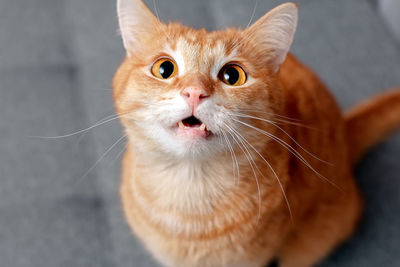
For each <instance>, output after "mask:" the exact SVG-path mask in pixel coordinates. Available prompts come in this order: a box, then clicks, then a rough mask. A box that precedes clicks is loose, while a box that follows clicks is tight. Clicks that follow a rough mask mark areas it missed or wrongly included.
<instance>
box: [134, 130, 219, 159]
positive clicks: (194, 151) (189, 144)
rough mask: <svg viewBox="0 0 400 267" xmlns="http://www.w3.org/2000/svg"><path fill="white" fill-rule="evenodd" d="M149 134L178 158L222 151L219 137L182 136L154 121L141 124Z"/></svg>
mask: <svg viewBox="0 0 400 267" xmlns="http://www.w3.org/2000/svg"><path fill="white" fill-rule="evenodd" d="M141 126H142V127H143V130H144V131H145V133H146V134H147V136H148V137H149V138H150V139H151V140H153V141H154V142H155V143H157V144H159V146H160V149H161V150H162V151H163V152H165V153H166V154H170V155H171V156H174V157H177V158H187V157H192V158H202V157H208V156H210V155H212V154H216V153H218V152H219V151H221V148H222V147H221V144H220V142H218V137H217V136H213V137H212V138H208V139H202V138H182V137H178V136H176V135H175V133H174V130H172V129H167V128H165V127H164V126H162V125H160V124H157V123H152V124H151V125H149V124H146V125H141Z"/></svg>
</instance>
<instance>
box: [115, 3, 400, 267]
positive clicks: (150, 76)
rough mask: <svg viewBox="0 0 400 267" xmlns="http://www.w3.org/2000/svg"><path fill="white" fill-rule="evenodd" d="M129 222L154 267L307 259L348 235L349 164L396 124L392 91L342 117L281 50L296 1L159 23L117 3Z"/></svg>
mask: <svg viewBox="0 0 400 267" xmlns="http://www.w3.org/2000/svg"><path fill="white" fill-rule="evenodd" d="M118 14H119V22H120V28H121V33H122V37H123V42H124V46H125V48H126V52H127V57H126V59H125V60H124V62H123V63H122V65H121V67H120V68H119V70H118V72H117V73H116V76H115V80H114V98H115V103H116V108H117V110H118V113H119V114H120V118H121V121H122V124H123V125H124V127H125V131H126V134H127V136H128V140H129V141H128V149H127V152H126V154H125V158H124V161H123V177H122V187H121V195H122V202H123V206H124V210H125V214H126V217H127V219H128V222H129V225H130V226H131V228H132V230H133V231H134V232H135V233H136V235H137V236H138V237H139V238H141V239H142V240H143V242H144V244H145V245H146V246H147V248H148V249H149V250H150V251H151V252H152V254H153V255H154V256H155V258H157V259H158V260H159V262H160V263H161V264H163V265H165V266H185V267H190V266H202V267H206V266H207V267H212V266H244V267H252V266H257V267H260V266H265V265H266V264H268V263H269V262H271V261H272V260H274V259H277V260H278V262H279V266H282V267H302V266H313V265H314V264H316V263H318V262H319V261H320V260H321V259H323V258H324V257H325V256H326V255H327V254H328V253H330V252H331V251H332V250H333V249H334V248H335V247H336V246H338V245H339V244H340V243H342V242H343V241H345V240H346V239H348V238H349V237H350V236H351V234H352V233H353V232H354V230H355V228H356V225H357V222H358V221H359V219H360V214H361V212H362V199H361V197H360V193H359V191H358V189H357V187H356V185H355V182H354V179H353V174H352V169H353V166H354V164H355V163H356V162H357V160H358V159H360V157H361V156H362V154H363V153H364V152H365V151H366V150H367V149H368V148H369V147H371V146H372V145H374V144H375V143H377V142H378V141H380V140H381V139H382V138H383V137H384V136H386V135H387V134H389V133H390V132H391V131H393V130H394V129H395V128H396V127H397V126H399V125H400V90H394V91H392V92H390V93H387V94H384V95H382V96H379V97H377V98H375V99H373V100H370V101H369V102H365V103H363V104H361V105H360V106H358V107H356V108H355V109H353V110H352V111H350V112H347V113H345V114H343V113H342V112H341V111H340V110H339V108H338V106H337V104H336V102H335V100H334V99H333V97H332V96H331V94H330V93H329V92H328V90H327V88H326V87H325V86H324V84H323V83H322V82H321V81H320V80H319V79H318V78H317V76H316V75H315V74H314V73H313V72H312V71H311V70H310V69H308V68H307V67H305V66H304V65H302V64H301V63H300V62H299V61H297V60H296V58H295V57H294V56H292V55H291V54H288V51H289V48H290V45H291V43H292V40H293V36H294V33H295V30H296V24H297V16H298V8H297V6H296V5H295V4H293V3H287V4H284V5H281V6H279V7H277V8H275V9H273V10H272V11H270V12H269V13H267V14H266V15H265V16H263V17H262V18H261V19H259V20H258V21H257V22H256V23H254V24H253V25H252V26H250V27H249V28H248V29H244V30H239V29H228V30H225V31H215V32H206V31H205V30H194V29H190V28H188V27H185V26H182V25H180V24H175V23H172V24H168V25H166V24H163V23H161V22H160V21H159V20H158V19H157V18H156V17H155V16H154V15H153V14H152V13H151V12H150V11H149V10H148V9H147V8H146V7H145V5H144V4H143V3H142V2H141V1H140V0H118Z"/></svg>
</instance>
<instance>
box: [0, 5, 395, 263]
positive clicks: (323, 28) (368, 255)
mask: <svg viewBox="0 0 400 267" xmlns="http://www.w3.org/2000/svg"><path fill="white" fill-rule="evenodd" d="M146 2H147V3H148V4H149V6H150V8H152V9H154V7H153V3H152V1H146ZM156 2H157V7H158V11H159V15H160V17H161V19H162V20H164V21H169V20H177V21H183V22H184V23H185V24H188V25H191V26H194V27H197V28H201V27H206V28H207V29H209V30H212V29H219V28H223V27H225V26H228V25H233V26H241V27H245V26H246V25H247V24H248V21H249V19H250V15H251V13H252V10H253V3H254V2H253V1H247V2H244V1H242V0H216V1H213V0H204V1H194V0H192V1H185V0H162V1H156ZM259 2H260V3H259V5H258V8H257V10H256V15H255V19H257V18H259V17H260V16H261V15H263V14H264V13H265V12H266V11H268V10H269V9H270V8H272V7H274V6H276V5H277V4H278V3H281V2H284V1H277V0H268V1H267V0H260V1H259ZM299 2H300V4H301V5H300V23H299V31H298V33H297V35H296V40H295V43H294V46H293V51H294V53H295V54H296V55H297V56H298V57H299V58H300V59H301V60H302V61H303V62H305V63H306V64H308V65H309V66H311V67H312V68H313V69H314V70H316V72H317V73H318V74H319V75H320V76H321V77H322V79H323V80H324V81H326V83H327V84H328V85H329V86H330V88H331V89H332V92H333V93H334V94H335V96H336V97H337V98H338V101H339V103H340V105H341V106H342V107H344V108H348V107H350V106H351V105H353V104H355V103H356V102H357V101H359V100H361V99H363V98H366V97H368V96H370V95H373V94H374V93H377V92H380V91H383V90H384V89H385V88H388V87H390V86H393V85H400V51H399V45H398V43H396V41H395V38H394V37H393V35H392V32H391V31H389V30H388V28H387V26H386V25H385V24H384V22H383V20H382V18H381V17H380V16H379V13H378V12H377V11H376V10H374V8H373V5H371V3H370V1H367V0H352V1H346V0H337V1H332V0H302V1H299ZM0 25H1V26H0V266H1V267H2V266H7V267H8V266H11V267H14V266H18V267H20V266H21V267H28V266H40V267H53V266H121V267H122V266H124V267H125V266H157V264H156V263H155V262H154V261H153V260H152V259H151V257H150V256H149V255H148V253H147V252H146V251H145V250H144V249H143V248H142V246H141V244H140V242H138V241H137V240H136V239H135V238H134V237H133V236H132V235H131V234H130V231H129V228H128V227H127V225H126V223H125V221H124V218H123V216H122V212H121V207H120V203H119V195H118V184H119V170H120V167H119V159H118V156H119V152H120V151H122V149H123V148H124V144H123V142H121V143H119V144H117V145H116V146H115V147H114V149H113V150H112V151H110V153H107V155H106V156H104V158H103V159H102V161H101V162H99V164H97V165H96V167H95V168H91V166H93V164H94V163H96V162H97V161H98V159H99V158H102V156H103V153H104V152H105V151H107V149H108V148H109V147H110V146H111V145H113V143H114V142H115V141H117V140H118V139H119V138H120V137H121V136H122V133H121V129H120V127H119V125H118V122H117V121H114V122H110V123H107V124H105V125H103V126H100V127H98V128H96V129H93V130H92V131H90V132H89V133H88V134H86V135H85V136H83V137H82V136H73V137H70V138H60V139H54V140H53V139H39V138H35V137H32V136H54V135H62V134H67V133H71V132H74V131H76V130H80V129H82V128H85V127H88V126H90V125H93V124H94V123H95V122H96V121H98V120H99V119H101V118H104V117H106V116H108V115H110V114H112V113H113V104H112V100H111V90H110V84H111V79H112V76H113V73H114V71H115V69H116V67H117V66H118V64H119V63H120V61H121V59H122V57H123V54H124V52H123V49H122V43H121V41H120V39H119V36H118V34H117V20H116V12H115V2H114V1H113V0H85V1H80V0H65V1H53V0H29V1H24V0H0ZM399 158H400V135H399V134H397V135H395V136H393V137H392V138H391V139H389V140H388V141H386V142H385V143H383V144H382V145H380V146H378V147H377V148H375V149H374V150H372V151H371V153H369V155H368V156H367V157H366V158H365V160H364V161H363V162H362V163H361V164H360V166H359V167H358V168H357V172H356V173H357V179H358V181H359V184H360V186H361V187H362V189H363V192H364V194H365V197H366V207H367V209H366V214H365V220H364V221H363V223H362V224H361V226H360V228H359V230H358V232H357V234H356V236H355V237H354V238H353V239H352V240H351V241H349V242H348V243H347V244H346V245H345V246H343V247H342V248H340V249H339V250H338V251H337V252H336V253H334V254H333V255H332V256H331V257H330V258H329V259H328V260H327V261H326V262H324V263H323V264H322V265H321V266H327V267H330V266H351V267H354V266H379V265H382V266H400V256H399V255H400V246H399V241H398V240H399V239H400V228H399V225H400V216H399V214H398V210H399V208H400V194H399V192H400V166H399V161H400V160H399ZM88 169H91V172H90V173H88V175H86V176H85V177H82V176H83V174H85V173H86V172H87V170H88Z"/></svg>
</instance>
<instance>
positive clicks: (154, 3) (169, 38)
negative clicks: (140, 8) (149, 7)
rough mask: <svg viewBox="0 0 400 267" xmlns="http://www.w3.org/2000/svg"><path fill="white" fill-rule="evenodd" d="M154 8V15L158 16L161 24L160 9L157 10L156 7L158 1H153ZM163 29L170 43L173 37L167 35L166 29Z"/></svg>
mask: <svg viewBox="0 0 400 267" xmlns="http://www.w3.org/2000/svg"><path fill="white" fill-rule="evenodd" d="M153 6H154V13H156V16H157V19H158V21H160V22H161V20H160V15H159V14H158V8H157V5H156V0H153ZM162 29H163V33H164V35H165V36H166V37H167V39H168V40H169V41H172V39H171V37H170V36H169V35H168V33H167V31H166V30H165V29H164V27H162Z"/></svg>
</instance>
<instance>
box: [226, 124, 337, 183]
mask: <svg viewBox="0 0 400 267" xmlns="http://www.w3.org/2000/svg"><path fill="white" fill-rule="evenodd" d="M232 119H233V120H234V121H236V122H238V123H241V124H243V125H245V126H247V127H249V128H252V129H254V130H256V131H258V132H260V133H262V134H264V135H266V136H268V137H270V138H272V139H273V140H275V141H276V142H277V143H279V144H280V145H282V146H283V147H285V148H286V149H287V150H288V151H289V152H291V153H292V154H293V155H294V156H295V157H296V158H298V159H299V160H300V161H301V162H303V163H304V165H306V166H307V167H308V168H310V169H311V170H312V171H313V172H314V173H315V174H316V175H317V176H318V177H320V178H322V179H323V180H325V181H326V182H328V183H330V184H331V185H332V186H334V187H335V188H336V189H338V190H340V191H343V189H341V188H340V187H339V186H338V185H336V184H335V183H334V182H332V181H331V180H329V179H328V178H326V177H325V176H323V175H322V174H320V173H319V172H318V171H316V170H315V169H314V168H313V167H312V166H311V164H310V163H308V161H307V160H306V159H305V158H304V157H303V156H302V155H301V154H300V153H299V152H298V151H296V150H295V149H294V148H293V147H292V146H290V145H289V144H288V143H286V142H285V141H283V140H282V139H280V138H278V137H276V136H275V135H273V134H271V133H269V132H266V131H264V130H261V129H259V128H257V127H254V126H252V125H249V124H247V123H245V122H242V121H240V120H236V119H234V118H232Z"/></svg>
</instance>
